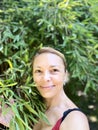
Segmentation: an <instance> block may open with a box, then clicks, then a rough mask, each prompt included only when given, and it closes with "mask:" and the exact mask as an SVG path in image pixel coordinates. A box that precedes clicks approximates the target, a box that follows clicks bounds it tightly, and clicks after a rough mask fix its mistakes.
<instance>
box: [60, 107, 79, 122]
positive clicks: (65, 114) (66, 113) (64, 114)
mask: <svg viewBox="0 0 98 130" xmlns="http://www.w3.org/2000/svg"><path fill="white" fill-rule="evenodd" d="M76 110H77V111H81V110H80V109H79V108H73V109H68V110H67V111H65V112H64V113H63V117H62V121H63V120H64V119H65V117H66V116H67V115H68V114H69V113H70V112H72V111H76ZM62 121H61V122H62Z"/></svg>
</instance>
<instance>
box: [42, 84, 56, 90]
mask: <svg viewBox="0 0 98 130" xmlns="http://www.w3.org/2000/svg"><path fill="white" fill-rule="evenodd" d="M53 87H54V85H48V86H41V88H42V89H51V88H53Z"/></svg>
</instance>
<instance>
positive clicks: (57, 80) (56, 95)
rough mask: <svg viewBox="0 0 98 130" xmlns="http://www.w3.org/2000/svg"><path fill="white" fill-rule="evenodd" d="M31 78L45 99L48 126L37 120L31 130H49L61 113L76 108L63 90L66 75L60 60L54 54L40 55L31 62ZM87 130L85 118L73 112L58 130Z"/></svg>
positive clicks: (80, 113) (77, 112)
mask: <svg viewBox="0 0 98 130" xmlns="http://www.w3.org/2000/svg"><path fill="white" fill-rule="evenodd" d="M33 78H34V82H35V84H36V86H37V89H38V91H39V92H40V94H41V95H42V97H43V98H44V99H45V104H46V106H47V109H46V112H45V114H46V116H47V118H48V120H49V122H50V125H48V124H46V123H45V122H44V121H43V120H39V122H38V124H36V125H35V126H34V128H33V130H51V129H52V128H53V126H54V125H55V124H56V122H57V121H58V119H60V118H61V117H62V115H63V112H64V111H66V110H68V109H72V108H77V106H76V105H75V104H74V103H73V102H72V101H71V100H70V99H69V98H68V97H67V95H66V94H65V92H64V90H63V84H64V82H66V79H67V74H66V72H65V67H64V64H63V61H62V59H61V58H60V57H59V56H57V55H56V54H52V53H42V54H40V55H38V56H37V57H36V58H35V59H34V62H33ZM65 129H66V130H89V125H88V121H87V118H86V116H85V115H84V114H83V113H82V112H79V111H73V112H71V113H70V114H68V116H67V117H66V118H65V119H64V121H63V122H62V123H61V126H60V130H65Z"/></svg>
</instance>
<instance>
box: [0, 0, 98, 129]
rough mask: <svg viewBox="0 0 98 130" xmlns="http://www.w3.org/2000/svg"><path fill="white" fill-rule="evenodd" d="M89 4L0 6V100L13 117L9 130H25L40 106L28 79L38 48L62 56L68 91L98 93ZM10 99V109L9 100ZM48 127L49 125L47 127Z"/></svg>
mask: <svg viewBox="0 0 98 130" xmlns="http://www.w3.org/2000/svg"><path fill="white" fill-rule="evenodd" d="M92 3H93V2H92V1H89V2H88V1H86V0H40V1H39V0H36V1H35V0H28V1H26V0H15V1H13V0H8V1H5V0H2V1H1V3H0V8H1V9H0V95H3V97H4V98H1V99H0V101H2V103H5V104H8V105H10V106H11V107H12V110H13V111H14V113H15V117H14V118H13V120H12V122H11V125H10V129H13V130H14V129H22V130H29V129H31V128H32V127H33V123H34V122H37V118H38V117H39V118H43V119H44V120H46V117H45V115H43V113H42V112H43V111H44V107H45V106H44V105H43V103H42V100H39V99H40V98H41V97H40V95H39V93H38V92H37V90H36V87H35V85H34V83H33V79H32V66H31V60H32V56H33V55H34V53H35V51H36V50H37V49H38V48H40V47H41V46H52V47H54V48H56V49H58V50H60V51H61V52H63V53H64V54H65V56H66V59H67V62H68V70H69V72H70V83H69V85H70V87H71V90H72V91H76V89H74V87H75V88H77V89H82V88H83V89H84V91H85V92H89V91H90V90H97V89H98V76H97V75H98V44H97V42H98V36H97V35H98V26H97V25H98V19H97V16H95V12H97V9H96V10H93V9H94V8H93V6H94V4H92ZM12 98H13V99H14V104H13V105H12V104H11V103H10V99H12ZM47 122H48V121H47Z"/></svg>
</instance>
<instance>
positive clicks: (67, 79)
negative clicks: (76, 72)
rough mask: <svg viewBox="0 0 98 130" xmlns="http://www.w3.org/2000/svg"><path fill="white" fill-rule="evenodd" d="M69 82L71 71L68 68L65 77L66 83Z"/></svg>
mask: <svg viewBox="0 0 98 130" xmlns="http://www.w3.org/2000/svg"><path fill="white" fill-rule="evenodd" d="M68 82H69V73H68V71H67V70H66V72H65V78H64V83H63V84H64V85H65V84H66V83H68Z"/></svg>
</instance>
